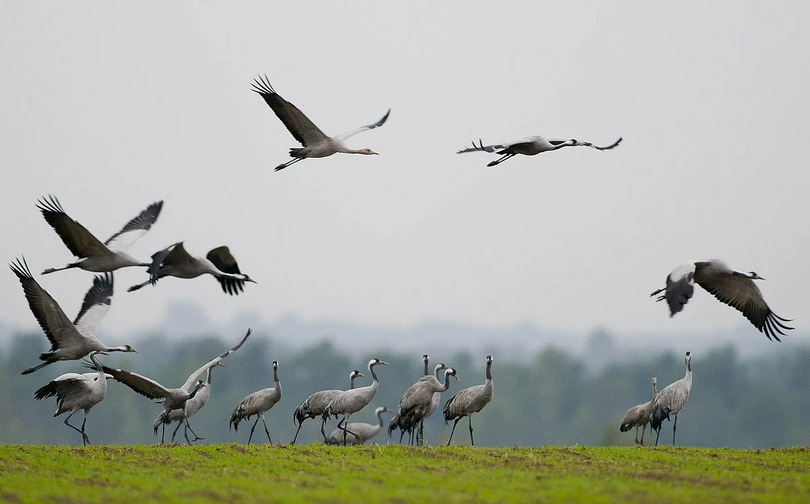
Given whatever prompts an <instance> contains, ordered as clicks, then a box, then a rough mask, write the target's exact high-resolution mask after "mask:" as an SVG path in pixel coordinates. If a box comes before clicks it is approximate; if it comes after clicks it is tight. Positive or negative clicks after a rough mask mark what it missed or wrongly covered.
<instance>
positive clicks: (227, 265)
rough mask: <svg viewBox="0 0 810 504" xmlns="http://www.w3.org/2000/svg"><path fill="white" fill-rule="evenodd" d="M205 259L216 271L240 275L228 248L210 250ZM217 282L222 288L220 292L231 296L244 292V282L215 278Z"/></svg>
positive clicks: (234, 279)
mask: <svg viewBox="0 0 810 504" xmlns="http://www.w3.org/2000/svg"><path fill="white" fill-rule="evenodd" d="M205 257H206V258H208V260H209V261H211V262H212V263H213V264H214V266H216V267H217V269H219V270H220V271H222V272H223V273H231V274H234V275H238V274H241V273H242V272H241V271H239V265H238V264H237V263H236V259H234V257H233V255H232V254H231V251H230V249H228V247H227V246H225V245H223V246H221V247H217V248H215V249H212V250H211V251H210V252H208V254H207V255H206V256H205ZM217 281H218V282H219V283H220V285H221V286H222V291H223V292H227V293H228V294H230V295H232V296H233V295H238V294H239V293H240V292H244V290H245V281H244V280H239V279H236V278H225V277H219V278H217Z"/></svg>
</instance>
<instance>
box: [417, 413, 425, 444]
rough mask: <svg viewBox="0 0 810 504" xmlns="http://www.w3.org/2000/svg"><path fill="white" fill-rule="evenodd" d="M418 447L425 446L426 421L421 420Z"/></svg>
mask: <svg viewBox="0 0 810 504" xmlns="http://www.w3.org/2000/svg"><path fill="white" fill-rule="evenodd" d="M416 446H425V419H424V418H423V419H421V420H419V432H418V433H417V436H416Z"/></svg>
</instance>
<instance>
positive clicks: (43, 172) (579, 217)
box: [0, 1, 810, 343]
mask: <svg viewBox="0 0 810 504" xmlns="http://www.w3.org/2000/svg"><path fill="white" fill-rule="evenodd" d="M284 4H286V5H280V3H279V2H251V3H234V2H230V3H227V4H226V3H216V2H194V3H193V4H183V5H181V4H179V3H173V2H171V3H167V2H140V3H139V4H138V5H137V6H135V5H132V4H128V3H119V2H102V3H98V2H94V3H84V4H82V3H77V2H71V3H69V4H68V3H52V2H36V1H31V2H2V3H0V68H2V76H3V78H2V79H0V90H2V92H1V93H0V110H2V114H0V163H2V166H3V173H4V174H5V175H4V183H3V184H2V185H0V196H1V197H0V205H2V207H1V208H0V210H2V211H1V212H0V215H2V216H3V217H2V227H3V230H4V232H5V233H4V234H5V238H4V239H3V240H0V258H2V259H3V261H6V262H9V261H11V260H12V259H13V258H14V257H16V256H19V255H23V254H24V255H25V257H26V259H27V260H28V263H29V265H30V266H31V268H32V270H33V271H34V272H35V273H37V279H38V280H39V281H40V283H41V284H42V285H43V286H44V287H45V288H46V289H47V290H48V291H49V292H50V293H51V294H52V295H53V296H54V297H55V298H56V299H57V301H58V302H60V304H61V305H62V307H63V308H64V309H65V311H66V312H67V313H68V315H69V316H70V317H73V316H74V315H75V313H76V311H77V310H78V308H79V305H80V303H81V298H82V296H83V295H84V292H85V291H86V290H87V288H88V287H89V285H90V281H91V275H90V274H89V273H87V272H82V271H77V270H72V271H67V272H60V273H56V274H53V275H48V276H44V277H42V276H39V275H38V273H39V272H40V271H41V270H43V269H44V268H46V267H51V266H62V265H63V264H66V263H67V262H69V261H72V259H73V258H72V256H71V254H70V253H69V252H68V250H67V249H66V248H65V247H64V246H63V245H62V243H61V241H60V240H59V238H58V237H57V236H56V234H55V233H54V232H53V231H52V230H51V228H50V227H49V226H48V225H47V223H46V222H45V221H44V220H43V219H42V217H41V215H40V214H39V212H38V211H37V210H36V208H35V204H36V201H37V199H38V198H40V197H41V196H43V195H46V194H48V193H52V194H54V195H56V196H57V197H58V198H59V199H60V200H61V202H62V205H63V206H64V208H65V210H66V211H67V212H68V214H69V215H71V216H72V217H74V218H76V219H78V220H79V221H80V222H82V223H83V224H84V225H85V226H87V227H88V229H90V230H91V231H92V232H94V233H95V234H96V235H97V236H98V237H99V238H101V239H102V240H103V239H106V238H107V237H109V236H110V235H111V234H112V233H113V232H115V231H117V230H118V229H120V227H121V226H122V225H123V224H124V223H125V222H126V221H127V220H129V219H130V218H132V217H133V216H135V215H136V214H137V213H138V212H139V211H140V210H141V209H143V208H145V207H146V206H147V205H148V204H149V203H151V202H152V201H155V200H158V199H164V200H165V205H164V208H163V213H162V215H161V217H160V219H159V221H158V222H157V224H156V225H155V227H154V228H153V229H152V231H150V233H149V234H147V235H146V236H145V237H144V238H143V239H141V240H140V241H139V242H137V243H136V244H135V246H134V247H133V248H132V249H131V250H130V252H131V253H132V254H133V255H136V256H138V257H142V258H144V259H146V258H148V257H149V255H150V254H151V253H152V252H154V251H155V250H157V249H159V248H162V247H164V246H167V245H169V244H170V243H173V242H175V241H178V240H185V242H186V247H187V249H188V250H189V251H190V252H192V253H198V254H200V255H202V254H204V253H205V252H207V251H208V250H209V249H211V248H213V247H215V246H218V245H221V244H228V245H229V246H230V247H231V250H232V252H233V253H234V255H235V256H236V258H237V259H238V261H239V263H240V266H241V268H242V270H243V271H244V272H247V273H248V274H250V275H251V277H253V278H255V279H256V280H257V281H258V282H259V284H258V285H249V286H248V287H247V291H246V293H245V294H243V295H241V296H238V297H229V296H227V295H225V294H223V293H222V292H221V291H220V288H219V286H218V285H217V284H216V283H215V282H214V281H213V280H212V279H210V278H201V279H196V280H191V281H182V280H178V279H171V278H170V279H166V280H164V281H161V282H160V284H159V285H158V286H157V287H155V288H147V289H142V290H141V291H138V292H135V293H127V292H125V289H126V287H128V286H129V285H132V284H134V283H137V282H140V281H141V280H142V279H144V278H145V273H143V272H142V271H140V270H137V269H127V270H122V271H120V272H119V273H116V277H115V278H116V289H117V291H116V292H117V293H116V297H115V299H114V302H113V308H112V310H111V311H110V313H109V314H108V316H107V318H106V319H105V321H104V323H103V326H102V332H103V333H105V334H111V333H113V332H114V331H130V330H136V329H137V328H139V327H142V326H149V325H152V324H153V323H156V322H157V321H159V320H161V319H162V318H163V317H164V315H165V307H166V306H167V305H168V303H169V302H171V301H174V300H178V299H186V300H190V301H194V302H197V303H200V304H201V305H203V306H205V307H206V309H207V310H208V312H209V314H210V315H211V317H212V318H214V319H216V320H220V321H225V320H229V319H231V318H232V317H234V316H235V315H236V314H238V313H241V312H244V311H253V310H255V311H259V312H261V313H262V314H263V315H264V316H265V317H267V318H268V319H270V320H273V319H276V318H278V317H280V316H282V315H284V314H288V313H292V314H296V315H298V316H300V317H302V318H304V319H308V320H330V319H331V320H345V321H349V320H354V321H358V322H361V323H367V324H374V325H390V326H395V327H407V326H410V325H413V324H416V323H418V322H420V321H424V320H444V321H451V322H452V321H457V322H463V323H466V324H473V325H482V326H487V327H496V326H500V325H514V324H518V323H524V322H528V323H533V324H537V325H538V326H542V327H549V328H554V329H560V330H568V331H577V332H584V331H589V330H591V329H592V328H594V327H597V326H605V327H607V328H609V329H610V330H612V331H616V332H618V333H619V334H627V333H639V332H645V331H656V332H657V331H666V332H672V331H684V332H689V333H694V332H697V331H698V330H702V329H704V328H708V329H710V330H714V329H718V330H722V329H727V328H729V327H737V326H738V327H740V328H743V329H744V336H743V338H745V339H746V340H747V341H750V342H751V343H762V342H763V341H764V338H763V337H762V336H761V335H759V334H758V333H757V332H756V331H755V330H754V329H753V328H752V327H750V326H748V325H747V322H746V321H745V320H744V319H743V318H742V317H741V316H740V315H739V314H738V313H737V312H735V311H734V310H732V309H731V308H729V307H726V306H723V305H721V304H720V303H717V302H716V301H714V300H713V299H712V298H711V297H710V295H709V294H708V293H706V292H704V291H702V290H699V292H696V294H695V298H694V299H693V300H692V302H691V303H690V304H689V306H688V307H687V309H686V310H685V311H684V312H683V313H681V314H679V315H678V316H677V317H675V318H674V319H669V317H668V313H667V310H666V307H665V306H664V305H663V304H662V303H655V302H653V301H652V300H651V299H650V298H649V297H648V295H649V293H650V292H651V291H652V290H654V289H656V288H658V287H660V286H662V285H663V282H664V279H665V277H666V275H667V273H668V272H669V271H670V270H672V269H673V268H674V267H675V266H677V265H678V264H679V263H681V262H683V261H685V260H689V259H702V258H710V257H720V258H723V259H725V260H726V261H727V262H728V263H729V264H730V265H731V266H732V267H734V268H736V269H740V270H744V271H748V270H755V271H757V272H758V273H759V274H761V275H762V276H764V277H766V278H767V279H768V280H767V281H766V282H762V283H761V284H760V288H761V289H762V290H763V293H764V295H765V298H766V299H767V301H768V302H769V304H770V305H771V307H772V308H773V309H774V311H775V312H776V313H778V314H780V315H782V316H785V317H790V318H796V319H797V321H796V325H797V327H798V328H800V329H802V330H803V332H806V327H807V325H806V324H807V322H806V321H807V320H810V317H808V316H807V315H808V313H807V306H808V303H807V297H806V293H805V292H804V290H803V287H804V286H806V285H807V284H808V283H810V272H808V268H807V267H806V261H807V257H808V241H809V240H808V238H809V236H808V229H809V228H808V224H807V222H808V217H810V203H808V197H807V189H808V180H809V179H810V175H808V167H807V166H806V164H807V163H806V152H805V150H806V149H805V142H806V140H805V137H806V133H807V129H808V128H807V123H806V118H807V117H808V116H810V110H808V109H809V108H810V100H809V99H808V98H807V93H806V87H807V84H808V82H810V58H808V52H807V48H808V47H810V33H808V30H807V29H806V26H803V25H801V24H800V22H802V21H806V20H807V19H810V5H808V4H807V3H806V2H799V1H796V2H769V3H762V2H710V3H706V2H686V3H684V2H679V3H677V4H661V3H651V2H643V1H639V2H576V3H575V2H567V3H566V2H563V3H560V2H553V3H552V2H543V3H541V2H524V3H509V2H499V3H497V4H493V3H491V2H486V3H485V2H458V3H455V2H421V1H420V2H404V3H399V4H397V5H396V6H392V5H390V4H389V3H388V2H373V1H368V2H331V3H329V4H325V5H323V6H320V7H313V4H311V3H308V2H285V3H284ZM496 7H497V8H496ZM258 74H267V76H268V78H269V80H270V82H272V84H273V86H274V87H275V89H276V90H277V91H278V92H279V94H281V95H282V96H283V97H284V98H286V99H288V100H289V101H291V102H292V103H294V104H296V105H297V106H298V107H299V108H301V109H302V110H303V111H304V113H306V114H307V115H308V116H309V117H310V118H311V119H312V120H313V121H314V122H315V123H316V124H317V125H319V126H320V127H321V129H323V130H324V131H325V132H326V133H327V134H337V133H340V132H343V131H346V130H349V129H352V128H354V127H356V126H359V125H362V124H368V123H370V122H372V121H376V120H377V119H378V118H379V117H380V116H381V115H382V114H383V113H384V112H385V110H386V109H387V108H389V107H390V108H392V113H391V117H390V119H389V121H388V122H387V123H386V124H385V125H384V127H382V128H379V129H376V130H374V131H370V132H365V133H362V134H360V135H358V136H356V137H353V138H351V139H350V140H349V143H350V145H352V146H354V147H356V148H359V147H371V148H373V149H374V150H376V151H377V152H379V153H380V154H381V155H380V156H352V155H336V156H333V157H331V158H326V159H315V160H305V161H303V162H301V163H299V164H296V165H294V166H293V167H291V168H289V169H287V170H284V171H282V172H278V173H274V172H273V167H274V166H276V165H277V164H279V163H281V162H283V161H285V160H287V159H288V155H287V151H288V149H289V148H290V147H294V146H297V143H296V142H295V141H294V139H293V138H292V137H291V136H290V134H289V133H288V132H287V131H286V129H285V128H284V126H283V125H282V124H281V122H280V121H279V120H278V119H277V118H276V117H275V115H273V113H272V112H271V111H270V109H269V108H268V107H267V106H266V105H265V104H264V102H263V100H262V99H261V98H260V97H259V96H257V95H256V94H254V93H252V92H251V91H250V83H251V81H252V79H253V78H254V77H255V76H256V75H258ZM535 134H539V135H543V136H546V137H551V138H569V137H575V138H578V139H581V140H589V141H592V142H595V143H610V142H612V141H613V140H615V139H616V138H618V137H619V136H623V137H624V143H622V145H621V146H620V147H619V148H617V149H615V150H613V151H609V152H598V151H594V150H592V149H585V148H580V149H563V150H561V151H558V152H552V153H546V154H541V155H539V156H536V157H533V158H526V157H516V158H514V159H512V160H510V161H508V162H507V163H504V164H503V165H501V166H499V167H498V168H486V167H485V165H486V163H487V162H488V161H490V160H491V159H492V156H489V155H486V154H479V153H471V154H465V155H456V154H455V151H456V150H457V149H459V148H461V147H463V146H464V145H465V144H467V143H469V142H470V140H472V139H478V138H479V137H481V138H483V139H484V141H485V142H490V143H494V142H503V141H511V140H515V139H518V138H521V137H524V136H528V135H535ZM3 275H4V278H5V279H4V280H3V281H2V282H0V301H1V302H2V306H3V309H2V313H0V320H2V321H4V322H6V323H7V324H10V325H12V326H19V327H34V326H35V320H34V318H33V316H32V315H31V313H30V312H29V310H28V307H27V305H26V302H25V299H24V297H23V294H22V289H21V288H20V286H19V283H18V282H17V281H16V278H15V277H14V275H13V274H12V273H11V272H10V271H9V272H7V273H5V274H3ZM108 339H109V340H111V341H112V340H114V339H115V338H108Z"/></svg>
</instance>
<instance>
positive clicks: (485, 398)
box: [444, 355, 493, 446]
mask: <svg viewBox="0 0 810 504" xmlns="http://www.w3.org/2000/svg"><path fill="white" fill-rule="evenodd" d="M445 372H446V371H445ZM486 379H487V380H486V382H485V383H484V384H483V385H475V386H472V387H467V388H465V389H463V390H460V391H459V392H457V393H456V395H454V396H453V397H451V398H450V399H448V400H447V402H446V403H445V404H444V421H445V423H447V422H449V421H450V420H454V422H453V429H452V430H451V431H450V438H449V439H448V440H447V445H448V446H450V441H452V440H453V433H454V432H455V431H456V424H458V422H459V420H461V419H462V418H464V417H467V420H468V422H469V425H470V444H472V445H473V446H475V441H474V440H473V428H472V415H473V414H474V413H478V412H479V411H481V410H482V409H483V408H484V406H486V405H487V404H489V402H490V401H491V400H492V394H493V384H492V356H491V355H487V370H486Z"/></svg>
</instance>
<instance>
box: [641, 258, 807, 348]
mask: <svg viewBox="0 0 810 504" xmlns="http://www.w3.org/2000/svg"><path fill="white" fill-rule="evenodd" d="M754 280H765V279H764V278H762V277H761V276H759V275H757V273H756V272H754V271H749V272H748V273H741V272H739V271H734V270H733V269H731V268H729V266H728V265H727V264H726V263H725V262H723V261H721V260H720V259H710V260H708V261H692V262H688V263H686V264H682V265H680V266H678V267H677V268H675V269H674V270H673V271H672V273H670V274H669V275H667V283H666V286H665V287H663V288H661V289H658V290H656V291H655V292H653V293H652V294H650V296H651V297H652V296H657V295H659V294H661V293H662V292H663V293H664V294H662V295H660V296H658V298H657V299H656V301H663V300H666V301H667V304H668V305H669V316H670V317H672V316H674V315H675V314H676V313H678V312H679V311H681V310H683V307H684V305H686V303H687V302H689V298H691V297H692V294H693V293H694V291H695V286H694V283H695V282H697V284H698V285H700V286H701V287H703V288H704V289H706V290H707V291H709V293H710V294H712V295H713V296H714V297H716V298H717V299H718V300H719V301H722V302H723V303H725V304H727V305H729V306H731V307H732V308H734V309H736V310H737V311H739V312H741V313H742V314H743V315H744V316H745V318H747V319H748V320H749V321H750V322H751V323H752V324H753V325H754V327H756V328H757V330H759V332H761V333H763V334H764V335H765V336H767V337H768V339H769V340H771V341H773V340H776V341H781V340H780V339H779V335H780V334H781V335H782V336H784V335H785V333H784V332H783V330H791V329H793V328H792V327H788V326H786V325H785V324H784V322H791V320H789V319H785V318H782V317H780V316H779V315H777V314H775V313H774V312H772V311H771V309H770V307H768V303H766V302H765V299H764V298H763V297H762V292H760V290H759V287H757V286H756V284H755V283H754Z"/></svg>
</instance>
